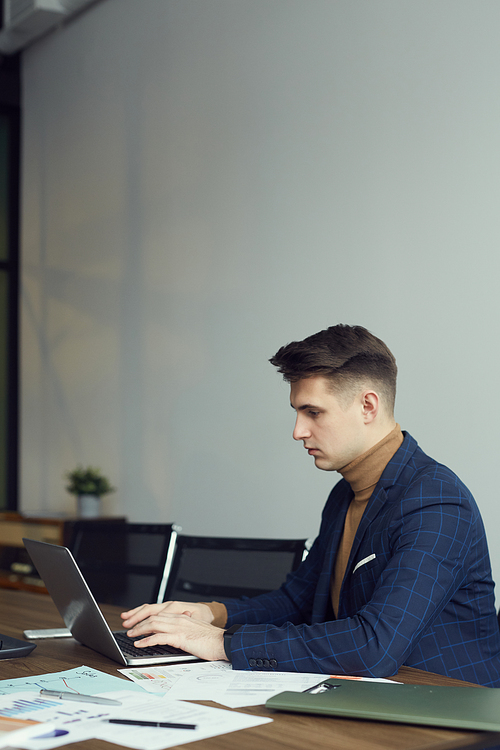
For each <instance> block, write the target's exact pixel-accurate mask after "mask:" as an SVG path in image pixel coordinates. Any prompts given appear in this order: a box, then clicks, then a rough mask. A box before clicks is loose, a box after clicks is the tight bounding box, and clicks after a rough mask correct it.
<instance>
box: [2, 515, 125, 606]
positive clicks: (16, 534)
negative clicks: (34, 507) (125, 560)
mask: <svg viewBox="0 0 500 750" xmlns="http://www.w3.org/2000/svg"><path fill="white" fill-rule="evenodd" d="M76 521H79V522H81V521H84V522H85V523H89V524H105V523H110V522H114V523H116V522H125V521H126V518H125V517H123V516H120V517H117V516H102V517H101V516H99V517H97V518H78V517H77V516H72V517H67V518H49V517H45V516H40V517H33V516H23V515H22V514H20V513H10V512H9V513H0V588H3V589H18V590H21V591H32V592H37V593H42V594H46V593H47V589H46V588H45V586H44V585H43V581H42V580H41V579H40V578H39V577H38V575H37V572H36V570H35V569H34V568H32V566H31V560H30V558H29V555H28V553H27V551H26V549H25V547H24V544H23V537H26V538H28V539H36V540H37V541H39V542H49V543H50V544H61V545H64V546H68V545H69V543H70V541H71V536H72V533H73V526H74V524H75V522H76ZM23 568H24V570H23Z"/></svg>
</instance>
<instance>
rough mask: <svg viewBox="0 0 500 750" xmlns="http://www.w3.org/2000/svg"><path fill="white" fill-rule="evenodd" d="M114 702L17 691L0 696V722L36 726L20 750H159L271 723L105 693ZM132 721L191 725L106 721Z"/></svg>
mask: <svg viewBox="0 0 500 750" xmlns="http://www.w3.org/2000/svg"><path fill="white" fill-rule="evenodd" d="M105 695H106V697H107V698H113V699H115V700H119V701H120V703H121V705H120V706H104V705H100V704H90V703H78V702H76V701H75V702H73V701H61V700H58V699H55V698H46V697H44V696H41V695H40V693H39V692H30V691H22V692H19V693H9V694H5V695H3V696H0V717H1V716H5V717H13V718H14V717H16V718H19V717H22V718H23V719H33V720H36V721H40V722H50V726H47V725H46V724H40V731H39V733H37V734H36V736H35V737H31V738H26V739H24V740H23V741H21V742H19V743H16V746H17V747H21V748H24V749H25V750H51V748H56V747H61V746H62V745H66V744H68V743H70V742H80V741H82V740H86V739H90V738H93V737H96V738H98V739H103V740H107V741H108V742H113V743H116V744H119V745H124V746H126V747H130V748H137V750H161V749H162V748H167V747H173V746H177V745H182V744H185V743H187V742H194V741H195V740H201V739H206V738H207V737H214V736H217V735H220V734H226V733H228V732H234V731H238V730H240V729H247V728H249V727H254V726H259V725H260V724H266V723H268V722H270V721H272V719H267V718H263V717H260V716H248V715H246V714H240V713H237V712H233V711H225V710H224V709H221V708H210V707H208V706H198V705H196V704H193V703H184V702H181V701H166V700H165V699H164V698H161V697H158V696H153V695H151V694H150V693H147V692H145V691H142V690H140V691H131V690H123V691H116V692H109V693H106V694H105ZM110 718H113V719H120V718H123V719H128V720H130V719H132V720H133V719H137V720H140V721H144V720H149V721H168V722H179V723H184V724H195V725H196V729H194V730H188V729H164V728H156V727H144V726H129V725H124V726H120V725H118V724H109V723H107V720H108V719H110Z"/></svg>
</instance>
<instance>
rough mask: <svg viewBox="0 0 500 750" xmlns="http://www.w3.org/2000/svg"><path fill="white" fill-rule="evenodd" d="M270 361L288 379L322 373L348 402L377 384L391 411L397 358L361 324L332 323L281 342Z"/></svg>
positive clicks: (394, 394)
mask: <svg viewBox="0 0 500 750" xmlns="http://www.w3.org/2000/svg"><path fill="white" fill-rule="evenodd" d="M269 361H270V362H271V364H272V365H274V366H275V367H277V368H278V372H280V373H282V375H283V378H284V379H285V380H286V381H287V382H288V383H296V382H297V381H298V380H302V379H303V378H311V377H313V376H314V375H322V376H323V377H324V378H327V379H328V380H329V381H330V383H331V386H332V389H333V390H334V391H335V392H336V393H338V394H339V395H340V396H341V397H344V398H345V399H346V400H347V399H349V401H350V402H352V399H353V398H354V396H355V394H356V392H357V391H358V390H360V389H361V388H363V387H364V386H365V385H371V386H378V389H379V391H380V396H381V398H382V400H383V402H384V404H385V406H386V408H387V410H388V411H389V412H390V413H392V412H393V411H394V402H395V399H396V377H397V373H398V368H397V366H396V360H395V358H394V355H393V354H392V352H391V351H390V349H389V348H388V347H387V346H386V345H385V344H384V342H383V341H381V340H380V339H378V338H377V337H376V336H374V335H373V334H372V333H370V331H367V330H366V328H363V327H362V326H348V325H343V324H339V325H336V326H331V327H330V328H326V329H325V330H324V331H320V332H319V333H314V334H313V335H312V336H308V337H307V338H306V339H304V340H303V341H292V342H291V343H290V344H287V345H286V346H282V347H281V349H279V350H278V351H277V352H276V354H275V355H274V357H271V359H270V360H269Z"/></svg>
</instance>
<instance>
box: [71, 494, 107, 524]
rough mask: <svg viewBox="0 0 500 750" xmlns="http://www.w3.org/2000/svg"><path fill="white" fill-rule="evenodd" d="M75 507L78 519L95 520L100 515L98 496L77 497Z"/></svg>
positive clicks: (99, 499)
mask: <svg viewBox="0 0 500 750" xmlns="http://www.w3.org/2000/svg"><path fill="white" fill-rule="evenodd" d="M76 506H77V510H78V515H79V516H80V518H97V517H98V516H99V515H100V513H101V498H100V497H99V495H78V496H77V499H76Z"/></svg>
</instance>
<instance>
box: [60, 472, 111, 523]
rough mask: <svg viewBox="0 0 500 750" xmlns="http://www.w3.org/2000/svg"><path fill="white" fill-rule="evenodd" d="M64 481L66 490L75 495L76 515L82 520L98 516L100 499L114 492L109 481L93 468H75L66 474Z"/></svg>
mask: <svg viewBox="0 0 500 750" xmlns="http://www.w3.org/2000/svg"><path fill="white" fill-rule="evenodd" d="M66 479H67V480H68V482H69V484H67V485H66V489H67V491H68V492H70V493H71V494H72V495H76V497H77V509H78V515H79V516H81V517H82V518H95V517H96V516H98V515H99V512H100V506H101V503H100V500H101V497H102V496H103V495H107V494H108V493H109V492H114V491H115V488H114V487H113V486H112V485H111V483H110V481H109V479H108V478H107V477H105V476H104V475H103V474H102V472H101V470H100V469H97V468H95V467H94V466H87V467H83V466H77V467H76V469H73V471H69V472H68V473H67V474H66Z"/></svg>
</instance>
